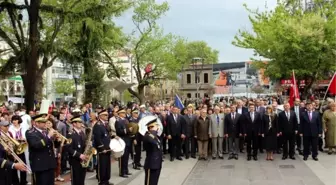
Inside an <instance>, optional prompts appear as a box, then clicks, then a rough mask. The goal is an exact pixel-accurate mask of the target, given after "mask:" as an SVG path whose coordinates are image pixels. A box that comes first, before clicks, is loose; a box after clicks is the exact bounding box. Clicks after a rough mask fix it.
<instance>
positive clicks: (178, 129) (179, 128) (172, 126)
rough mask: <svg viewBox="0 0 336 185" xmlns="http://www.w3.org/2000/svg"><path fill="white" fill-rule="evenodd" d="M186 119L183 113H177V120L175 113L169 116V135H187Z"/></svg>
mask: <svg viewBox="0 0 336 185" xmlns="http://www.w3.org/2000/svg"><path fill="white" fill-rule="evenodd" d="M185 126H186V125H185V119H184V118H183V117H182V116H181V115H177V118H176V122H175V119H174V116H173V114H170V115H169V116H167V135H171V136H181V135H182V134H184V135H185Z"/></svg>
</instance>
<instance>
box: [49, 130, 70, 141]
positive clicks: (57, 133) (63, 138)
mask: <svg viewBox="0 0 336 185" xmlns="http://www.w3.org/2000/svg"><path fill="white" fill-rule="evenodd" d="M50 130H51V131H53V132H54V133H55V135H56V137H57V138H59V139H60V140H61V142H62V143H65V144H71V142H72V139H68V138H66V137H65V136H63V135H62V134H61V133H59V132H57V131H56V130H55V129H53V128H47V131H48V132H49V131H50Z"/></svg>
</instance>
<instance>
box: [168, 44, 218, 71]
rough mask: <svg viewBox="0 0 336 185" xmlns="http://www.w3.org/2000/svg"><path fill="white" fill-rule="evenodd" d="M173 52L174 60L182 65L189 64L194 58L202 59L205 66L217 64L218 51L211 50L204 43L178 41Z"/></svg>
mask: <svg viewBox="0 0 336 185" xmlns="http://www.w3.org/2000/svg"><path fill="white" fill-rule="evenodd" d="M173 52H174V57H175V58H176V60H178V61H179V63H180V64H183V65H189V64H191V62H192V59H193V58H195V57H197V58H202V59H204V62H205V63H206V64H215V63H218V54H219V52H218V50H214V49H212V48H211V47H210V46H208V44H207V43H206V42H204V41H191V42H188V41H186V40H184V39H180V40H178V42H177V43H176V44H175V46H174V49H173Z"/></svg>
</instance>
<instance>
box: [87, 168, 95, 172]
mask: <svg viewBox="0 0 336 185" xmlns="http://www.w3.org/2000/svg"><path fill="white" fill-rule="evenodd" d="M86 171H87V172H94V170H93V169H90V168H88V169H86Z"/></svg>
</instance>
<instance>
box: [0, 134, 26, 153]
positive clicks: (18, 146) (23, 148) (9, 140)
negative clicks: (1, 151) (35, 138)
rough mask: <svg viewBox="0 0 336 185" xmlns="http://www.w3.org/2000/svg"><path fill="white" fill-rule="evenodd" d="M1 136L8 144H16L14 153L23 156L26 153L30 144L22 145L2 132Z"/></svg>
mask: <svg viewBox="0 0 336 185" xmlns="http://www.w3.org/2000/svg"><path fill="white" fill-rule="evenodd" d="M1 136H2V140H3V141H4V142H6V143H13V144H14V147H13V148H14V151H15V153H17V154H22V153H23V152H25V151H26V149H27V147H28V144H27V143H26V142H25V143H20V142H19V141H17V140H15V139H13V138H12V137H10V136H8V135H7V134H6V133H4V132H3V131H2V130H1Z"/></svg>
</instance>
